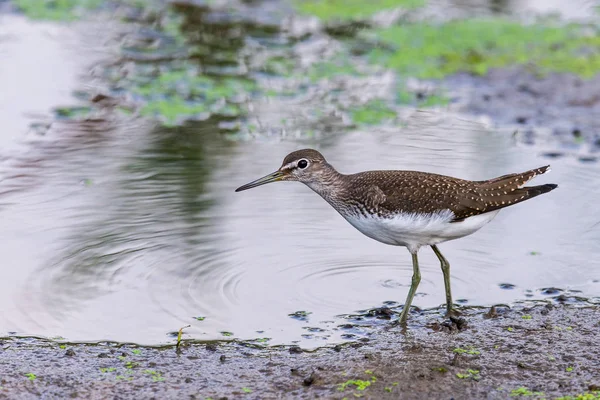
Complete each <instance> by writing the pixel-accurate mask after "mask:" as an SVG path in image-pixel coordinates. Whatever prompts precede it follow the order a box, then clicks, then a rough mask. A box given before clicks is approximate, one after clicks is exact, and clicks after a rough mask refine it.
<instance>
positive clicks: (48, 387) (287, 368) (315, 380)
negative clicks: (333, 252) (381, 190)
mask: <svg viewBox="0 0 600 400" xmlns="http://www.w3.org/2000/svg"><path fill="white" fill-rule="evenodd" d="M463 315H464V321H466V323H465V322H463V321H462V320H460V321H454V322H453V323H450V322H449V321H444V319H443V318H442V317H441V316H440V314H439V313H437V312H430V313H423V314H421V315H413V318H412V320H411V325H410V327H409V329H408V331H406V332H402V330H401V329H400V328H399V327H396V326H391V325H390V324H389V323H387V324H386V325H384V326H383V327H382V328H381V329H380V330H378V331H377V332H374V333H373V334H372V335H371V337H370V339H362V340H361V341H358V342H355V343H350V344H346V345H338V346H335V347H326V348H321V349H318V350H315V351H311V352H308V351H303V350H302V349H300V348H298V347H281V348H266V347H261V346H258V345H256V344H248V343H224V342H213V343H208V344H207V343H193V344H188V345H185V344H184V345H183V346H182V349H181V351H180V352H179V354H178V352H177V351H176V350H175V348H174V347H163V348H152V347H137V346H134V345H126V344H123V345H119V344H114V343H101V344H74V345H73V344H59V343H55V342H48V341H44V340H39V339H17V338H4V339H2V340H1V342H0V349H1V350H0V377H1V378H0V384H1V387H2V388H1V389H0V398H12V399H29V398H39V397H43V398H46V399H51V398H52V399H54V398H88V399H95V398H167V397H170V398H173V397H177V398H196V399H205V398H213V399H217V398H229V399H234V398H248V399H265V398H283V397H292V396H293V397H296V398H315V397H324V398H339V399H341V398H355V397H364V398H404V399H422V398H446V399H449V398H455V399H465V398H491V399H504V398H514V397H519V396H522V397H529V398H547V399H550V398H558V397H561V396H577V395H579V394H583V393H587V392H594V391H597V390H599V389H600V363H599V362H598V360H599V359H600V334H599V333H600V322H599V321H600V309H599V308H598V307H597V306H595V305H591V304H590V305H586V306H573V305H562V304H551V303H536V304H530V305H525V304H521V305H518V306H515V307H514V308H512V309H508V308H505V307H497V309H495V310H494V311H492V312H490V310H481V309H480V310H475V309H470V310H465V311H463ZM594 396H600V395H599V394H598V393H596V394H594ZM586 398H588V397H586ZM589 398H596V397H589Z"/></svg>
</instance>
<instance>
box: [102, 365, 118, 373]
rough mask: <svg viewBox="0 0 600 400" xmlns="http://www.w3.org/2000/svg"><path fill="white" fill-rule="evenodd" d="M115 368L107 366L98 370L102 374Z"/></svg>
mask: <svg viewBox="0 0 600 400" xmlns="http://www.w3.org/2000/svg"><path fill="white" fill-rule="evenodd" d="M116 370H117V369H116V368H115V367H109V368H100V372H102V373H103V374H105V373H107V372H114V371H116Z"/></svg>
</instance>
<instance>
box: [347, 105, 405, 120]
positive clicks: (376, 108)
mask: <svg viewBox="0 0 600 400" xmlns="http://www.w3.org/2000/svg"><path fill="white" fill-rule="evenodd" d="M350 115H351V116H352V121H353V122H354V123H355V124H358V125H377V124H380V123H382V122H384V121H386V120H393V119H394V118H396V112H395V111H394V110H393V109H391V108H390V107H389V106H388V105H387V104H386V103H385V102H384V101H383V100H372V101H370V102H368V103H366V104H364V105H363V106H361V107H358V108H356V109H354V110H351V111H350Z"/></svg>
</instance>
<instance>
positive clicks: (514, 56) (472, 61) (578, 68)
mask: <svg viewBox="0 0 600 400" xmlns="http://www.w3.org/2000/svg"><path fill="white" fill-rule="evenodd" d="M367 36H369V37H370V38H371V40H375V41H376V42H378V43H379V44H382V45H385V46H376V47H375V48H374V49H373V50H371V51H370V53H369V58H370V60H371V62H373V63H377V64H381V65H385V66H387V67H389V68H392V69H394V70H396V71H398V72H400V73H401V74H403V75H406V76H413V77H417V78H422V79H440V78H444V77H446V76H448V75H451V74H454V73H457V72H461V71H464V72H470V73H473V74H477V75H484V74H486V73H487V72H488V71H489V70H490V69H491V68H498V67H506V66H510V65H530V66H532V68H534V69H535V70H536V71H537V72H539V73H548V72H571V73H575V74H577V75H580V76H582V77H591V76H593V75H594V74H596V73H597V72H598V71H600V37H598V36H596V35H586V34H585V33H584V29H583V27H581V26H578V25H565V26H551V25H547V24H542V23H537V24H530V25H525V24H521V23H519V22H516V21H510V20H505V19H500V18H488V19H483V18H480V19H468V20H457V21H451V22H447V23H442V24H439V25H435V24H430V23H425V22H421V23H410V24H402V25H397V26H392V27H390V28H386V29H379V30H374V31H371V32H370V33H369V34H368V35H367ZM390 47H391V48H390Z"/></svg>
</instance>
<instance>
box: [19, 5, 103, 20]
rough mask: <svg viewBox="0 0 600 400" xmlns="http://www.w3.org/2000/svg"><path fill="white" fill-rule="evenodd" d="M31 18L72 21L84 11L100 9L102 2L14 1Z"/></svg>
mask: <svg viewBox="0 0 600 400" xmlns="http://www.w3.org/2000/svg"><path fill="white" fill-rule="evenodd" d="M14 4H15V5H16V6H17V7H18V8H19V10H21V11H22V12H23V13H24V14H25V15H27V16H28V17H29V18H33V19H49V20H72V19H75V18H76V16H77V15H78V14H80V13H81V12H82V11H85V10H90V9H94V8H98V7H99V6H100V5H101V4H102V0H52V1H48V0H14Z"/></svg>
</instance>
